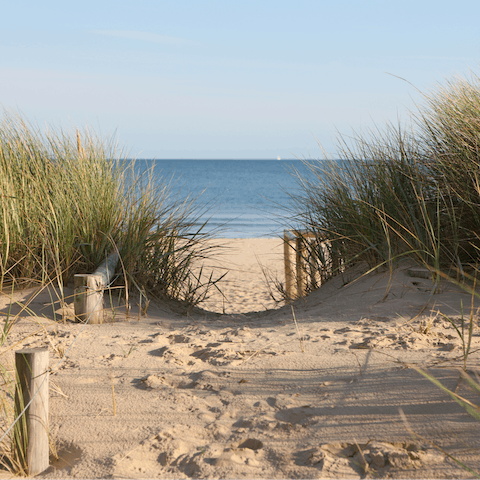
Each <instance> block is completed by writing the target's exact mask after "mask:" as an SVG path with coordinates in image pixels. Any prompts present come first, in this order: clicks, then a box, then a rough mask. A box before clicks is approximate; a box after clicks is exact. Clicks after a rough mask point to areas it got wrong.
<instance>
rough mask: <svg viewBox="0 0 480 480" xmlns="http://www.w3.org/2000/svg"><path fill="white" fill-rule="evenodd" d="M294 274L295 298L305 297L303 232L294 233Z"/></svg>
mask: <svg viewBox="0 0 480 480" xmlns="http://www.w3.org/2000/svg"><path fill="white" fill-rule="evenodd" d="M295 235H296V238H295V274H296V276H297V297H303V296H304V295H305V273H306V269H305V257H304V252H305V239H304V238H303V232H297V231H295Z"/></svg>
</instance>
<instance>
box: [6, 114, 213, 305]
mask: <svg viewBox="0 0 480 480" xmlns="http://www.w3.org/2000/svg"><path fill="white" fill-rule="evenodd" d="M0 192H1V194H0V225H1V228H0V291H1V290H3V289H4V288H5V287H7V286H9V285H10V284H11V283H15V285H17V286H20V285H27V284H29V283H32V282H40V283H41V284H46V283H48V282H49V281H51V280H52V279H55V282H56V283H58V285H59V286H60V287H61V288H62V287H63V286H64V285H66V284H67V283H68V282H70V281H71V280H72V278H73V275H74V274H75V273H90V272H92V271H93V270H95V268H96V267H97V266H98V264H99V263H101V261H102V260H104V259H105V257H106V255H108V254H109V253H110V252H111V251H113V250H114V249H118V250H119V252H120V257H121V269H120V270H119V273H120V274H121V275H120V280H118V281H117V283H118V282H123V286H124V287H125V288H134V289H136V290H138V291H140V292H142V295H144V296H149V297H157V298H172V299H177V300H180V301H182V302H186V303H187V304H195V303H198V302H199V301H201V300H202V298H203V297H204V296H205V292H206V290H208V288H209V287H211V286H212V285H213V284H214V283H215V281H214V279H213V278H212V277H207V278H206V279H205V281H204V279H202V278H198V276H195V275H194V274H193V273H192V265H193V263H195V261H196V260H199V259H202V258H203V257H204V256H206V255H208V253H209V250H210V249H211V248H212V247H211V246H210V245H211V244H210V245H207V243H206V242H205V241H204V240H205V238H206V235H203V234H202V231H201V228H200V229H198V228H197V230H195V229H194V228H193V225H194V224H195V221H196V220H197V219H198V218H199V217H200V215H201V214H202V213H204V212H203V210H202V207H200V206H199V204H198V202H197V201H196V200H197V199H188V198H187V199H182V198H180V196H179V195H178V194H174V193H173V192H172V188H171V185H170V182H169V181H168V180H166V179H161V178H156V177H155V175H154V173H153V171H149V172H146V173H143V174H140V173H138V169H137V168H136V167H135V162H131V161H128V160H127V158H126V155H125V152H124V151H122V150H120V149H118V148H117V146H116V144H115V141H114V139H103V138H100V137H98V136H97V135H95V134H94V133H93V132H91V131H90V130H88V129H87V130H86V131H84V132H82V133H80V132H79V131H78V130H77V131H76V132H75V131H73V132H66V131H65V130H63V129H59V128H57V129H52V130H50V131H47V132H41V131H40V129H39V128H38V127H36V126H34V125H32V124H28V123H27V122H26V121H25V120H24V119H23V118H22V117H21V116H20V115H18V114H12V113H5V114H4V117H3V119H2V120H1V121H0Z"/></svg>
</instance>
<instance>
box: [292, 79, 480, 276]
mask: <svg viewBox="0 0 480 480" xmlns="http://www.w3.org/2000/svg"><path fill="white" fill-rule="evenodd" d="M410 120H411V121H410V123H409V124H408V125H407V126H402V125H401V124H398V125H393V124H387V125H386V126H385V128H384V129H383V130H381V129H377V130H375V131H370V132H367V133H366V134H356V133H354V134H353V136H351V137H348V138H347V137H346V136H340V137H339V142H338V156H339V157H340V158H341V159H342V160H341V161H338V160H322V161H319V162H314V161H310V162H307V165H308V168H309V170H310V174H309V175H306V176H303V177H302V176H300V175H298V174H297V177H298V181H299V184H300V187H301V188H300V193H298V194H295V195H292V210H293V213H294V215H293V218H294V219H295V221H296V222H298V223H299V224H300V225H301V228H302V229H305V230H307V231H309V232H313V233H315V234H316V237H317V241H316V250H315V247H310V249H309V250H310V251H312V252H313V253H312V255H311V256H312V257H313V256H314V254H315V251H317V250H318V251H319V250H320V247H319V245H320V244H322V243H323V248H325V247H326V246H328V249H329V258H333V257H335V258H338V259H339V264H341V265H343V266H345V265H349V264H352V263H358V262H366V264H367V265H368V267H369V268H372V269H373V268H377V267H378V266H380V265H390V266H392V265H393V266H394V265H395V264H396V263H397V262H398V261H399V260H400V259H402V258H406V257H408V258H411V259H413V260H414V261H415V262H417V263H419V264H421V265H423V266H425V267H426V268H428V269H429V270H431V271H432V272H433V280H434V282H438V272H440V271H441V272H444V273H446V274H448V275H453V274H454V276H455V277H457V278H460V277H462V278H465V277H464V274H465V269H467V270H468V271H470V272H471V271H472V269H473V267H474V266H475V265H476V263H477V261H478V257H479V251H480V235H479V232H480V208H479V207H480V178H479V172H480V168H479V167H480V150H479V148H480V79H479V78H478V77H477V76H475V75H473V74H472V75H471V77H470V78H460V77H459V78H456V79H454V80H452V81H451V82H449V83H447V85H446V86H439V87H437V89H435V90H433V91H432V92H429V93H427V94H425V95H424V105H423V106H421V107H419V110H418V112H417V113H416V114H415V115H413V114H412V117H411V119H410ZM298 223H297V224H298ZM310 243H311V242H310ZM314 244H315V242H314ZM312 249H313V250H312ZM310 261H313V260H312V259H310ZM315 261H320V263H322V258H321V256H319V259H316V260H315Z"/></svg>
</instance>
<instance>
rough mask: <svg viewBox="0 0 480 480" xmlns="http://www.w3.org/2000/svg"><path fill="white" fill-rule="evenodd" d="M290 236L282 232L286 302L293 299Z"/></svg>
mask: <svg viewBox="0 0 480 480" xmlns="http://www.w3.org/2000/svg"><path fill="white" fill-rule="evenodd" d="M291 240H292V236H291V234H290V232H289V231H288V230H284V231H283V261H284V264H285V293H286V295H287V301H290V300H293V299H294V294H293V269H292V263H291V252H292V250H293V248H292V245H291Z"/></svg>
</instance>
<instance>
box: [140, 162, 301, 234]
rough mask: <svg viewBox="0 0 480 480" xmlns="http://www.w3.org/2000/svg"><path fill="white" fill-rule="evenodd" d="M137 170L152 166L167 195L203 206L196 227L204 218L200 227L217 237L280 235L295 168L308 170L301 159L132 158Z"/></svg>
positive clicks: (294, 189)
mask: <svg viewBox="0 0 480 480" xmlns="http://www.w3.org/2000/svg"><path fill="white" fill-rule="evenodd" d="M136 168H137V169H139V170H140V171H145V170H147V169H151V168H153V169H154V173H155V175H159V176H160V177H161V179H162V180H161V182H167V183H169V184H170V189H171V192H172V194H176V193H178V195H179V196H180V198H185V197H188V196H189V197H190V198H196V202H197V203H198V204H199V205H208V208H207V211H206V212H205V213H204V214H203V215H202V216H201V217H200V218H199V219H198V221H197V227H199V226H200V224H202V223H203V222H205V221H207V220H208V222H207V224H206V226H205V227H204V228H203V230H202V231H203V232H212V231H213V232H215V233H216V235H217V236H219V237H222V238H258V237H274V236H278V235H281V234H282V232H283V230H284V229H285V228H290V227H291V226H292V223H294V222H293V220H292V208H291V207H292V203H291V195H292V194H296V193H299V183H298V181H297V180H296V173H295V172H297V173H300V174H301V175H308V171H309V170H308V168H307V167H306V165H305V164H304V163H303V162H302V161H300V160H293V161H291V160H289V161H282V160H136Z"/></svg>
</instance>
